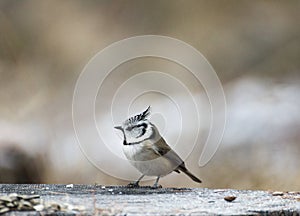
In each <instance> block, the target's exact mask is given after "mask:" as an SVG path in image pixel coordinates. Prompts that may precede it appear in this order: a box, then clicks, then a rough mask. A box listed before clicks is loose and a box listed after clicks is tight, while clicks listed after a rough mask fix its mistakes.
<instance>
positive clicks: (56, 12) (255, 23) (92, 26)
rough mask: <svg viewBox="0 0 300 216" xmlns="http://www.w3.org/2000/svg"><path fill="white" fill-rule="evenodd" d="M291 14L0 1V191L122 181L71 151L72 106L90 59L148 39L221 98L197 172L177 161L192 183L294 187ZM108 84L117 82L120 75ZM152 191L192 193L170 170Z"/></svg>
mask: <svg viewBox="0 0 300 216" xmlns="http://www.w3.org/2000/svg"><path fill="white" fill-rule="evenodd" d="M299 11H300V1H298V0H295V1H292V0H289V1H233V0H230V1H208V0H207V1H196V0H195V1H193V0H189V1H183V0H182V1H181V0H173V1H158V0H152V1H146V0H132V1H127V0H125V1H121V0H116V1H109V0H101V1H92V0H80V1H79V0H72V1H71V0H66V1H38V0H32V1H31V0H25V1H17V0H1V1H0V104H1V106H0V183H88V184H93V183H99V184H127V183H128V182H127V181H124V180H120V179H116V178H113V177H110V176H109V175H106V174H105V173H103V172H101V171H99V170H98V169H97V168H96V167H94V166H93V165H92V164H91V163H90V162H89V161H88V160H87V159H86V158H85V157H84V155H83V154H82V152H81V151H80V148H79V147H78V144H77V140H76V136H75V133H74V129H73V123H72V97H73V92H74V88H75V84H76V80H77V79H78V77H79V75H80V73H81V71H82V69H83V68H84V66H85V65H86V63H87V62H88V61H89V59H91V58H92V57H93V56H94V55H95V54H96V53H97V52H98V51H100V50H102V49H103V48H105V47H106V46H108V45H110V44H111V43H113V42H116V41H119V40H121V39H124V38H128V37H132V36H137V35H145V34H156V35H165V36H170V37H174V38H177V39H180V40H182V41H185V42H187V43H188V44H190V45H192V46H193V47H195V48H196V49H198V50H199V51H200V52H201V53H202V54H203V55H204V56H205V57H206V58H207V60H208V61H209V62H210V63H211V65H212V66H213V67H214V69H215V71H216V73H217V75H218V77H219V78H220V81H221V83H222V85H223V88H224V91H225V95H226V100H227V126H226V130H225V134H224V137H223V140H222V143H221V146H220V148H219V150H218V151H217V153H216V155H215V156H214V157H213V159H212V160H211V161H210V163H208V164H207V165H206V166H204V167H201V168H200V167H198V165H197V160H198V159H197V158H196V157H190V158H188V160H187V166H188V167H190V168H191V170H192V171H193V172H194V173H195V174H196V175H198V176H199V177H201V179H202V180H203V184H202V185H200V186H201V187H210V188H238V189H266V190H268V189H271V190H297V189H299V188H300V169H299V167H300V160H299V155H300V112H299V110H300V85H299V84H300V27H299V20H300V14H299ZM152 62H153V61H152V60H149V59H148V60H144V62H141V63H128V65H124V68H123V70H125V69H126V68H127V69H126V70H130V69H132V68H135V70H136V73H138V72H139V68H143V67H145V65H146V66H147V65H148V66H149V65H150V66H151V65H152ZM136 64H138V65H139V66H138V67H137V66H136ZM141 65H142V66H141ZM155 65H156V66H155V67H159V66H158V65H160V62H159V61H158V62H156V63H155ZM161 65H163V66H161V67H160V69H161V68H164V69H166V70H167V69H168V68H169V69H170V68H172V67H175V66H169V65H168V63H163V62H162V63H161ZM149 68H150V69H151V67H149ZM149 68H148V69H149ZM144 69H145V68H143V70H144ZM119 70H122V69H121V68H120V69H119ZM117 71H118V70H116V72H115V73H116V74H117ZM113 78H114V79H115V80H113ZM110 80H111V82H114V81H115V82H117V83H118V82H120V80H122V76H120V75H119V76H118V75H115V76H112V77H111V78H110ZM123 81H124V79H123ZM186 82H188V80H185V83H186ZM187 85H188V84H187ZM191 86H192V83H191ZM192 92H193V93H194V94H195V95H197V94H199V95H202V94H205V93H204V92H203V89H201V88H199V89H194V90H193V91H192ZM107 97H108V96H107ZM147 105H149V103H147V104H146V106H147ZM99 110H101V109H99ZM102 114H103V115H105V114H106V113H99V116H100V117H101V115H102ZM199 115H200V116H201V115H204V114H203V113H200V114H199ZM83 118H84V117H83ZM157 121H160V120H159V118H157ZM112 130H113V129H112ZM183 132H184V133H188V131H185V130H184V129H183ZM203 133H204V134H205V130H203ZM116 136H117V134H116ZM167 139H168V138H167ZM169 139H172V137H170V138H169ZM201 144H203V143H200V145H201ZM120 145H121V140H120ZM99 151H101V148H99ZM105 163H108V164H110V163H111V164H112V163H113V161H109V160H105ZM144 184H152V182H144ZM161 184H162V185H163V186H165V187H166V186H178V187H179V186H180V187H185V186H186V187H188V186H189V187H198V186H199V185H197V184H194V183H193V182H192V181H190V180H189V179H188V178H187V177H186V176H184V175H183V174H181V175H178V174H176V173H175V174H171V175H169V176H167V177H165V178H163V179H162V180H161Z"/></svg>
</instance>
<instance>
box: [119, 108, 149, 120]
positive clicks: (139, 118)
mask: <svg viewBox="0 0 300 216" xmlns="http://www.w3.org/2000/svg"><path fill="white" fill-rule="evenodd" d="M150 108H151V107H150V106H148V108H147V109H146V110H145V111H144V112H142V113H141V114H138V115H135V116H133V117H130V118H129V119H128V120H127V121H126V122H125V123H127V124H134V123H136V122H139V121H142V120H145V119H146V118H147V117H148V116H149V115H150Z"/></svg>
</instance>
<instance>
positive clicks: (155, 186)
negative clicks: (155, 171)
mask: <svg viewBox="0 0 300 216" xmlns="http://www.w3.org/2000/svg"><path fill="white" fill-rule="evenodd" d="M159 178H160V176H157V178H156V180H155V183H154V185H153V186H152V188H161V187H162V186H161V185H159V184H158V181H159Z"/></svg>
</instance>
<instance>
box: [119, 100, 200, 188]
mask: <svg viewBox="0 0 300 216" xmlns="http://www.w3.org/2000/svg"><path fill="white" fill-rule="evenodd" d="M150 108H151V107H150V106H149V107H148V108H147V109H146V110H144V111H143V112H142V113H140V114H137V115H135V116H132V117H130V118H128V119H126V120H125V121H124V122H123V123H122V124H121V125H120V126H115V127H114V128H115V129H118V130H121V131H122V133H123V152H124V154H125V156H126V158H127V159H128V160H129V162H130V163H131V164H132V165H133V166H134V167H135V168H136V169H137V170H138V171H139V172H141V173H142V175H141V176H140V178H138V179H137V180H136V181H135V182H131V183H130V184H129V185H128V186H129V187H139V182H140V181H141V180H142V178H143V177H144V176H155V177H156V180H155V183H154V185H153V186H152V187H153V188H159V187H161V185H159V184H158V181H159V179H160V178H161V177H163V176H166V175H168V174H170V173H171V172H173V171H174V172H177V173H180V172H183V173H185V174H186V175H187V176H188V177H190V178H191V179H192V180H193V181H195V182H197V183H201V182H202V181H201V180H200V179H199V178H197V177H196V176H195V175H193V174H192V173H191V172H190V171H189V170H188V169H187V168H186V166H185V163H184V161H183V160H182V159H181V158H180V157H179V156H178V154H177V153H176V152H175V151H174V150H173V149H172V148H171V147H170V146H169V145H168V144H167V142H166V141H165V139H164V138H163V137H162V136H161V135H160V133H159V130H158V128H157V127H156V126H155V125H154V124H153V123H152V122H150V121H149V119H148V117H149V115H150Z"/></svg>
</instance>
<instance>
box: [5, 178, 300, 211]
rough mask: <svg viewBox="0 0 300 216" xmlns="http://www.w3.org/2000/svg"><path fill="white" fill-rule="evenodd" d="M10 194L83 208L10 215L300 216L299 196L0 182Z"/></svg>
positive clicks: (268, 193) (220, 190) (296, 194)
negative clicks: (31, 196)
mask: <svg viewBox="0 0 300 216" xmlns="http://www.w3.org/2000/svg"><path fill="white" fill-rule="evenodd" d="M10 193H18V194H28V195H29V194H31V195H32V194H39V195H41V199H42V200H43V201H45V202H50V203H51V202H55V203H58V204H61V205H64V204H67V205H69V206H70V205H72V206H81V208H80V209H81V210H80V211H74V210H64V211H58V212H51V213H50V212H45V211H44V212H34V211H29V212H17V211H11V212H8V213H5V215H41V214H42V215H47V214H51V215H127V216H129V215H300V199H298V198H300V193H297V192H293V193H282V194H272V192H267V191H250V190H231V189H206V188H158V189H152V188H150V187H140V188H128V187H125V186H102V185H45V184H39V185H35V184H28V185H23V184H20V185H14V184H0V196H2V195H7V194H10ZM226 196H230V197H236V199H234V200H233V201H231V202H229V201H226V200H225V199H224V198H225V197H226ZM83 207H84V210H82V209H83Z"/></svg>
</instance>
